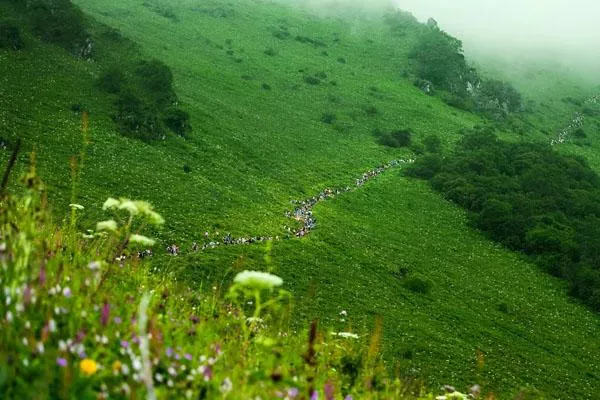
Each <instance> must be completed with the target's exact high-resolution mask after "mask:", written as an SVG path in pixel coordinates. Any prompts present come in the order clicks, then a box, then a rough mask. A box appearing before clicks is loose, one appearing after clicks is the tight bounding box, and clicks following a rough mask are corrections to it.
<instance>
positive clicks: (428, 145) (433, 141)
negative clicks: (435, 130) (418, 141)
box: [423, 135, 442, 153]
mask: <svg viewBox="0 0 600 400" xmlns="http://www.w3.org/2000/svg"><path fill="white" fill-rule="evenodd" d="M423 146H425V151H426V152H428V153H439V152H441V151H442V141H441V139H440V138H439V136H437V135H427V136H425V138H423Z"/></svg>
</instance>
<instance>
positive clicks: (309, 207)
mask: <svg viewBox="0 0 600 400" xmlns="http://www.w3.org/2000/svg"><path fill="white" fill-rule="evenodd" d="M414 161H415V160H414V159H413V158H407V159H398V160H392V161H390V162H388V163H385V164H382V165H380V166H378V167H376V168H374V169H371V170H368V171H366V172H364V173H363V174H362V175H361V176H360V177H358V178H356V179H355V180H354V183H353V184H352V185H349V186H345V187H339V188H325V189H323V190H321V191H320V192H319V193H318V194H317V195H315V196H312V197H309V198H307V199H304V200H292V201H291V202H290V203H291V205H292V206H293V209H292V210H286V211H285V213H284V215H285V216H286V217H288V218H289V219H291V220H293V221H294V223H293V225H296V227H295V228H293V227H291V226H287V225H286V226H284V227H283V228H284V236H282V237H280V236H273V235H263V236H251V237H233V236H231V234H230V233H228V234H227V235H225V236H223V237H222V238H219V239H218V240H210V241H209V240H208V238H209V234H208V232H206V233H205V234H204V237H205V241H204V242H203V243H202V244H199V243H198V242H194V243H193V244H192V251H193V252H197V251H205V250H209V249H214V248H216V247H219V246H239V245H248V244H252V243H261V242H266V241H272V240H281V239H292V238H295V237H296V238H300V237H304V236H306V235H308V234H309V233H310V232H311V231H312V230H313V229H314V228H315V227H316V226H317V219H316V218H315V217H314V216H313V207H314V206H315V205H317V204H318V203H321V202H323V201H325V200H329V199H333V198H335V197H337V196H339V195H341V194H344V193H348V192H353V191H355V190H357V189H359V188H360V187H362V186H363V185H364V184H365V183H366V182H368V181H370V180H372V179H374V178H376V177H378V176H379V175H381V174H382V173H384V172H385V171H387V170H389V169H391V168H395V167H398V166H401V165H406V164H411V163H413V162H414ZM298 223H300V227H297V225H298ZM166 250H167V252H168V253H169V254H171V255H179V254H180V253H181V249H180V248H179V246H177V245H176V244H172V245H170V246H167V249H166ZM146 255H147V253H146ZM140 256H141V257H143V256H144V254H140Z"/></svg>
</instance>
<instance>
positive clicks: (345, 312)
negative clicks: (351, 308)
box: [340, 310, 348, 317]
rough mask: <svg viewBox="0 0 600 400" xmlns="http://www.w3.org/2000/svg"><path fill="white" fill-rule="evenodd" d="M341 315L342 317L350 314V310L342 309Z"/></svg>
mask: <svg viewBox="0 0 600 400" xmlns="http://www.w3.org/2000/svg"><path fill="white" fill-rule="evenodd" d="M340 316H341V317H347V316H348V311H346V310H342V311H340Z"/></svg>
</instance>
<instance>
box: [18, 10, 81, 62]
mask: <svg viewBox="0 0 600 400" xmlns="http://www.w3.org/2000/svg"><path fill="white" fill-rule="evenodd" d="M29 10H30V11H29V13H30V16H31V21H32V25H33V32H34V33H35V34H36V35H38V36H39V37H40V38H41V39H42V40H44V41H47V42H50V43H55V44H57V45H59V46H61V47H64V48H66V49H67V50H69V51H71V52H73V53H76V54H78V55H79V54H80V52H81V50H82V48H84V47H85V46H86V39H87V38H88V35H87V32H86V26H87V22H86V21H85V16H84V14H83V12H81V10H79V9H78V8H77V7H75V6H74V5H73V4H71V2H70V1H69V0H34V1H32V2H31V3H29Z"/></svg>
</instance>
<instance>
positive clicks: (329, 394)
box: [324, 381, 335, 400]
mask: <svg viewBox="0 0 600 400" xmlns="http://www.w3.org/2000/svg"><path fill="white" fill-rule="evenodd" d="M334 390H335V388H334V387H333V384H332V383H331V382H330V381H327V383H326V384H325V388H324V391H325V399H326V400H333V392H334Z"/></svg>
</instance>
